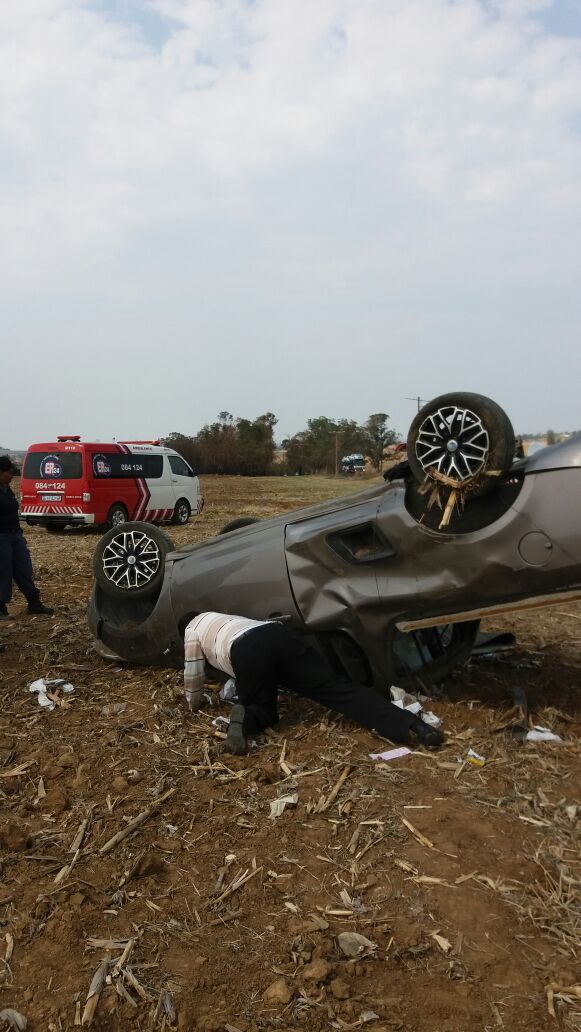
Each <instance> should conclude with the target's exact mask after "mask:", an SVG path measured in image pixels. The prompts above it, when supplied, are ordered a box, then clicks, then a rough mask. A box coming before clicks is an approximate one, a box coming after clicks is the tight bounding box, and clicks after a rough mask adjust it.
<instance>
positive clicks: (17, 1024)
mask: <svg viewBox="0 0 581 1032" xmlns="http://www.w3.org/2000/svg"><path fill="white" fill-rule="evenodd" d="M0 1021H2V1022H4V1021H5V1022H7V1024H8V1028H15V1029H16V1030H17V1032H25V1029H26V1028H28V1021H27V1020H26V1018H25V1017H24V1014H21V1013H20V1011H17V1010H14V1008H13V1007H5V1008H4V1010H1V1011H0Z"/></svg>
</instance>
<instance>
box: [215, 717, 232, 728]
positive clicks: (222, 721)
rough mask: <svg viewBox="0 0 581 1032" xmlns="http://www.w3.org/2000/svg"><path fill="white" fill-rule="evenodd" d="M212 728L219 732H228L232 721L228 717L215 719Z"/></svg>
mask: <svg viewBox="0 0 581 1032" xmlns="http://www.w3.org/2000/svg"><path fill="white" fill-rule="evenodd" d="M212 727H215V728H217V729H218V731H227V730H228V728H229V727H230V721H229V720H228V717H214V719H213V721H212Z"/></svg>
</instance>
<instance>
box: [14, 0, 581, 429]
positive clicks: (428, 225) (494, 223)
mask: <svg viewBox="0 0 581 1032" xmlns="http://www.w3.org/2000/svg"><path fill="white" fill-rule="evenodd" d="M580 127H581V3H579V2H575V0H562V2H561V3H555V4H550V3H545V2H543V0H494V2H492V0H490V2H487V3H479V2H477V0H455V2H454V3H451V2H447V0H421V2H419V0H417V2H416V0H317V3H316V4H313V3H312V0H294V2H293V4H290V5H287V4H281V3H280V0H255V2H253V3H248V2H245V0H221V2H220V3H218V2H217V0H151V2H149V3H146V2H138V0H91V2H87V0H21V2H20V3H19V4H18V5H12V4H10V5H3V7H2V8H1V9H0V148H1V151H0V155H1V160H0V187H1V189H0V206H1V207H2V211H1V212H0V214H1V216H2V225H3V233H2V238H1V241H0V332H1V334H2V339H3V341H4V343H5V347H4V352H5V356H4V360H3V361H4V379H5V382H7V383H10V384H12V385H14V390H12V391H10V392H9V394H8V397H5V399H4V404H3V410H2V415H1V416H0V441H1V442H2V443H3V444H5V445H10V446H12V447H15V448H16V447H25V446H26V445H27V444H28V443H30V442H31V441H33V440H39V439H43V438H44V439H47V438H50V437H51V436H54V435H56V434H58V433H63V432H65V433H73V432H75V433H81V434H82V435H83V436H85V437H96V438H98V439H102V440H105V439H107V438H111V437H120V438H122V437H151V436H158V435H160V434H165V433H169V432H171V431H173V430H178V431H181V432H183V433H195V432H196V431H197V430H198V429H199V428H200V426H201V425H202V424H203V423H204V422H206V421H210V420H212V419H214V418H215V416H216V414H217V413H218V412H219V411H221V410H224V409H226V410H229V411H231V412H232V413H234V415H240V416H246V417H253V416H256V415H258V414H259V413H262V412H265V411H267V410H271V411H273V412H274V413H275V414H276V415H277V416H278V418H279V427H278V430H279V434H278V436H279V437H280V438H282V437H286V436H288V435H290V434H292V433H294V432H296V431H297V430H299V429H301V428H302V427H303V426H304V424H305V422H306V420H307V419H308V418H309V417H311V416H319V415H328V416H331V417H336V418H342V417H348V418H354V419H361V420H363V419H365V418H366V417H367V416H368V415H369V414H370V413H371V412H376V411H387V412H389V413H390V415H391V417H392V423H393V425H394V426H395V427H396V428H397V429H398V430H399V431H401V432H402V433H405V431H406V429H407V426H408V423H409V421H410V419H411V417H412V416H413V408H414V407H413V404H412V403H411V402H409V401H407V400H406V398H407V397H408V396H409V395H416V394H420V395H421V396H422V397H423V398H429V397H431V396H434V395H436V394H440V393H443V392H444V391H446V390H462V389H465V390H473V391H479V392H481V393H485V394H489V395H491V396H492V397H494V398H496V400H498V401H499V402H500V403H501V404H502V405H503V406H504V407H505V408H506V410H507V412H508V413H509V415H510V416H511V417H512V419H513V422H514V423H515V426H516V427H517V429H518V430H523V431H524V430H535V429H538V430H544V429H547V428H548V427H555V428H557V429H578V428H581V412H580V406H579V401H578V393H579V392H578V382H579V374H580V372H581V368H580V367H581V360H580V355H581V347H580V344H581V342H580V340H579V336H580V329H579V327H580V325H581V319H580V316H581V292H580V291H579V288H578V267H579V228H580V216H581V175H580V170H581V169H580V166H581V139H580V132H579V130H580Z"/></svg>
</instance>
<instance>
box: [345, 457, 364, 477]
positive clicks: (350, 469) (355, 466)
mask: <svg viewBox="0 0 581 1032" xmlns="http://www.w3.org/2000/svg"><path fill="white" fill-rule="evenodd" d="M341 472H342V473H344V474H345V475H347V476H350V475H351V474H352V473H365V456H364V455H360V454H358V453H357V454H354V455H344V456H343V458H342V459H341Z"/></svg>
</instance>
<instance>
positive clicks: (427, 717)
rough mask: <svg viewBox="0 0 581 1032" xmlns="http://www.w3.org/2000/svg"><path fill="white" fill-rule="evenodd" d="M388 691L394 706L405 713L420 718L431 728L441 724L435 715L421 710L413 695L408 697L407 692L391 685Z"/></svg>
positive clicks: (429, 711)
mask: <svg viewBox="0 0 581 1032" xmlns="http://www.w3.org/2000/svg"><path fill="white" fill-rule="evenodd" d="M389 690H390V693H391V701H392V702H393V704H394V706H398V708H399V709H403V710H406V712H407V713H413V714H414V715H415V716H421V718H422V720H423V721H424V723H426V724H430V725H431V727H439V726H440V724H441V723H442V721H441V720H440V718H439V717H437V716H436V714H435V713H432V712H431V710H425V709H423V708H422V704H421V702H420V700H419V699H417V698H416V696H415V695H410V694H409V692H406V691H405V690H404V689H403V688H398V687H397V685H395V684H392V686H391V688H390V689H389ZM424 698H425V696H424Z"/></svg>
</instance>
